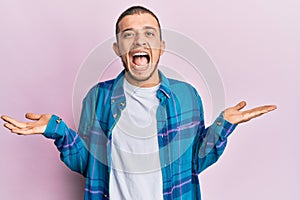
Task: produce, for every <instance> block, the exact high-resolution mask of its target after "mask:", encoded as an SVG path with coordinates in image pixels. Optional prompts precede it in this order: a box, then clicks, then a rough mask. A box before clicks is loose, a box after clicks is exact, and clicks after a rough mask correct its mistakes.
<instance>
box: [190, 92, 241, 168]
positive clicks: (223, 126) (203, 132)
mask: <svg viewBox="0 0 300 200" xmlns="http://www.w3.org/2000/svg"><path fill="white" fill-rule="evenodd" d="M197 96H198V103H199V106H200V112H203V109H202V104H201V99H200V97H199V95H198V94H197ZM223 113H224V112H221V114H220V115H219V116H218V117H217V119H216V120H215V121H214V123H213V124H212V125H211V126H209V127H207V128H205V127H204V120H203V114H201V119H200V125H199V129H198V133H197V134H196V137H195V140H194V144H193V166H194V169H195V171H196V172H197V173H198V174H200V173H201V172H202V171H203V170H205V169H206V168H208V167H209V166H211V165H212V164H214V163H215V162H216V161H217V160H218V159H219V157H220V156H221V155H222V154H223V152H224V150H225V147H226V144H227V138H228V136H229V135H230V134H231V133H232V132H233V130H234V129H235V128H236V126H237V124H232V123H230V122H228V121H227V120H226V119H224V117H223Z"/></svg>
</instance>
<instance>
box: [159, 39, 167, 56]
mask: <svg viewBox="0 0 300 200" xmlns="http://www.w3.org/2000/svg"><path fill="white" fill-rule="evenodd" d="M165 48H166V42H165V41H164V40H162V41H161V42H160V55H163V54H164V53H165Z"/></svg>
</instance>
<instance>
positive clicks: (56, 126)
mask: <svg viewBox="0 0 300 200" xmlns="http://www.w3.org/2000/svg"><path fill="white" fill-rule="evenodd" d="M65 126H66V125H65V123H64V122H63V121H62V119H61V118H60V117H58V116H56V115H52V116H51V118H50V120H49V122H48V124H47V127H46V130H45V132H44V133H43V135H44V136H45V137H46V138H50V139H58V138H60V137H63V136H64V131H63V130H64V128H65Z"/></svg>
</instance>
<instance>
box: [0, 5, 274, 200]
mask: <svg viewBox="0 0 300 200" xmlns="http://www.w3.org/2000/svg"><path fill="white" fill-rule="evenodd" d="M116 39H117V41H116V43H114V44H113V49H114V51H115V53H116V54H117V55H118V56H119V57H120V58H121V60H122V62H123V65H124V68H125V70H124V71H122V72H121V73H120V74H119V75H118V77H117V78H116V79H114V80H110V81H106V82H101V83H98V84H97V85H95V86H94V87H93V88H92V89H91V90H90V91H89V92H88V94H87V96H86V97H85V99H84V100H83V108H82V113H81V119H80V125H79V129H78V132H77V133H76V132H74V131H73V130H71V129H69V128H68V127H67V125H66V124H65V123H64V122H63V121H62V120H61V118H59V117H58V116H56V115H50V114H42V115H39V114H33V113H27V114H26V117H27V118H28V119H31V120H35V121H34V122H18V121H16V120H15V119H13V118H11V117H8V116H2V119H3V120H5V121H6V122H7V123H5V124H4V126H5V127H7V128H8V129H10V130H11V132H13V133H17V134H21V135H30V134H43V135H44V136H45V137H47V138H51V139H54V140H55V145H56V146H57V148H58V150H59V151H60V152H61V159H62V161H63V162H64V163H65V164H66V165H67V166H68V167H69V168H70V169H72V170H74V171H77V172H79V173H81V174H82V175H83V176H84V177H86V187H85V196H84V197H85V199H93V200H96V199H114V200H115V199H130V200H131V199H151V200H152V199H201V194H200V187H199V180H198V175H199V174H200V173H201V172H202V171H203V170H205V169H206V168H207V167H209V166H210V165H212V164H213V163H215V162H216V161H217V160H218V158H219V157H220V156H221V154H222V153H223V151H224V149H225V146H226V143H227V137H228V136H229V135H230V134H231V132H232V131H233V130H234V128H235V127H236V125H237V124H239V123H242V122H246V121H249V120H250V119H252V118H255V117H257V116H260V115H262V114H264V113H267V112H269V111H271V110H274V109H276V106H274V105H268V106H261V107H257V108H254V109H251V110H248V111H241V109H242V108H244V107H245V106H246V103H245V102H244V101H243V102H240V103H239V104H237V105H236V106H235V107H232V108H228V109H226V110H225V111H224V112H222V113H221V114H220V116H219V117H218V118H217V119H216V121H215V122H214V123H213V124H212V125H211V126H210V127H208V128H205V127H204V120H203V108H202V103H201V99H200V97H199V95H198V93H197V91H196V90H195V89H194V88H193V87H192V86H190V85H189V84H187V83H184V82H180V81H177V80H172V79H168V78H166V77H165V76H164V75H163V74H162V73H161V72H160V71H159V70H158V62H159V58H160V56H161V55H162V54H163V53H164V48H165V42H164V41H163V40H162V36H161V28H160V24H159V21H158V19H157V17H156V16H155V15H154V14H153V13H152V12H151V11H150V10H148V9H146V8H144V7H140V6H134V7H131V8H129V9H127V10H126V11H124V12H123V13H122V14H121V15H120V17H119V19H118V21H117V23H116Z"/></svg>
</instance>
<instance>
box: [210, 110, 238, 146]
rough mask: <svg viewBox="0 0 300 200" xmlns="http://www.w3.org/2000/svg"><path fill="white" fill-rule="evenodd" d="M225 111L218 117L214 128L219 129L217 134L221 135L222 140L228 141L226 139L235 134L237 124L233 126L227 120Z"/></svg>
mask: <svg viewBox="0 0 300 200" xmlns="http://www.w3.org/2000/svg"><path fill="white" fill-rule="evenodd" d="M223 113H224V111H223V112H221V114H220V115H219V116H218V118H217V119H216V120H215V122H214V124H213V126H214V127H215V128H216V129H217V132H218V133H219V134H220V138H221V140H226V138H227V137H228V136H229V135H230V134H231V133H232V132H233V130H234V129H235V128H236V126H237V124H232V123H230V122H229V121H227V120H226V119H224V115H223Z"/></svg>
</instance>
